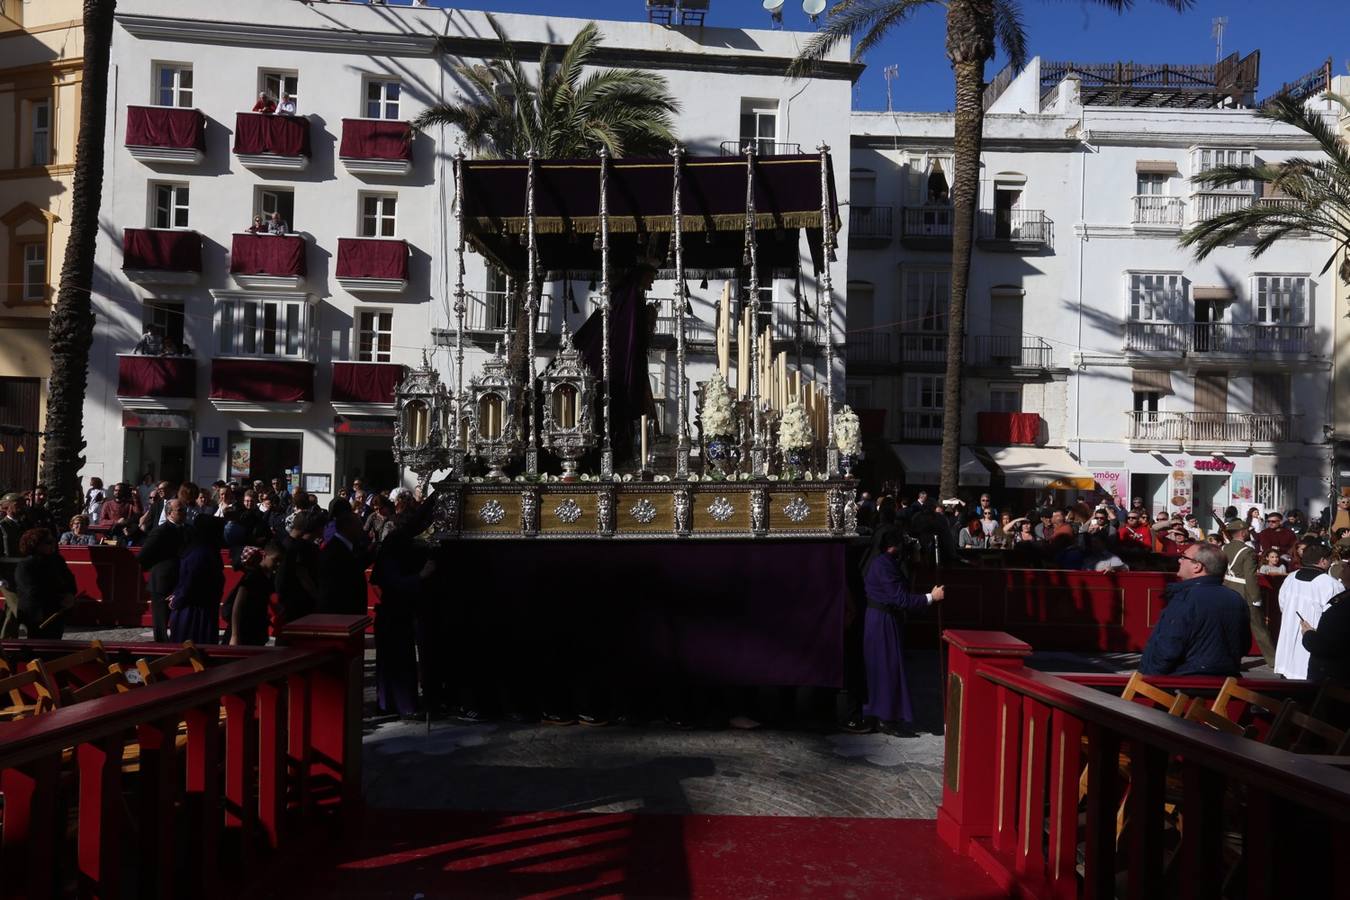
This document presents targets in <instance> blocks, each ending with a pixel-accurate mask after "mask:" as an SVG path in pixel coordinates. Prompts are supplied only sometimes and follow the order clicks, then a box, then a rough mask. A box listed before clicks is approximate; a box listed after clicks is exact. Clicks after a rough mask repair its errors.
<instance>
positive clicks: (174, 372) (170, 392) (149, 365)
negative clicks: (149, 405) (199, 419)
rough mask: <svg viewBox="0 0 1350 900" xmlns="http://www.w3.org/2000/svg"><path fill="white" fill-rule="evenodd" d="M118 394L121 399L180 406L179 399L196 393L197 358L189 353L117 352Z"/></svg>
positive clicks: (189, 399)
mask: <svg viewBox="0 0 1350 900" xmlns="http://www.w3.org/2000/svg"><path fill="white" fill-rule="evenodd" d="M117 396H118V398H119V399H121V400H122V401H123V402H126V401H127V400H151V401H154V403H153V405H154V406H166V405H182V404H181V401H191V400H192V399H193V398H194V397H196V396H197V361H196V360H195V359H193V358H192V357H191V356H141V355H140V354H132V353H119V354H118V355H117ZM174 401H180V403H178V404H175V403H174Z"/></svg>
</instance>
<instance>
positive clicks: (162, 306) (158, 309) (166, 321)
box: [143, 301, 186, 347]
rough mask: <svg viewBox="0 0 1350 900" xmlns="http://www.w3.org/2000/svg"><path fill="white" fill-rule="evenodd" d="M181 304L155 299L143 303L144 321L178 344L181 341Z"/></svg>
mask: <svg viewBox="0 0 1350 900" xmlns="http://www.w3.org/2000/svg"><path fill="white" fill-rule="evenodd" d="M183 321H184V319H183V304H181V303H165V302H162V301H156V302H154V303H147V304H146V305H145V316H144V323H143V324H145V325H146V326H148V327H153V328H154V329H155V330H156V331H157V332H158V333H159V334H160V336H161V337H164V338H173V340H174V341H175V342H176V343H177V344H178V346H180V347H183V346H186V345H185V344H184V342H183Z"/></svg>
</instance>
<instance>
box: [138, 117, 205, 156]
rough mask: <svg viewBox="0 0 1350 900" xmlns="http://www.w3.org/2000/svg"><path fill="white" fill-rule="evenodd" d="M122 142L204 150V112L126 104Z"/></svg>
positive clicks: (145, 145) (144, 145)
mask: <svg viewBox="0 0 1350 900" xmlns="http://www.w3.org/2000/svg"><path fill="white" fill-rule="evenodd" d="M126 146H128V147H170V148H174V149H180V150H201V151H203V152H205V151H206V116H204V115H202V113H201V110H197V109H179V108H176V107H168V106H128V107H127V138H126Z"/></svg>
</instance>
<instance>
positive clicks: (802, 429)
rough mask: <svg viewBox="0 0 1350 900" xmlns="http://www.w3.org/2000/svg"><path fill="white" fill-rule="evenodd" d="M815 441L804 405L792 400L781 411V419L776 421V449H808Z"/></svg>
mask: <svg viewBox="0 0 1350 900" xmlns="http://www.w3.org/2000/svg"><path fill="white" fill-rule="evenodd" d="M813 443H815V435H813V434H812V432H811V420H810V419H808V418H807V417H806V407H804V406H802V404H801V403H800V402H799V401H796V400H794V401H793V402H791V403H789V404H788V408H787V409H786V410H785V411H784V412H783V420H782V421H781V422H779V423H778V449H779V450H782V451H784V452H787V451H789V450H809V449H810V448H811V445H812V444H813Z"/></svg>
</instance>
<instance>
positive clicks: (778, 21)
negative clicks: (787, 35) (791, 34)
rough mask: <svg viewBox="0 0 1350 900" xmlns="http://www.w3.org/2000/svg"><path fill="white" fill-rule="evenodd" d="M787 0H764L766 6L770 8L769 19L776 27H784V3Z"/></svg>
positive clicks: (767, 8)
mask: <svg viewBox="0 0 1350 900" xmlns="http://www.w3.org/2000/svg"><path fill="white" fill-rule="evenodd" d="M785 2H786V0H764V8H765V9H766V10H768V13H769V20H770V21H771V22H772V23H773V25H774V27H776V28H782V27H783V4H784V3H785Z"/></svg>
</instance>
